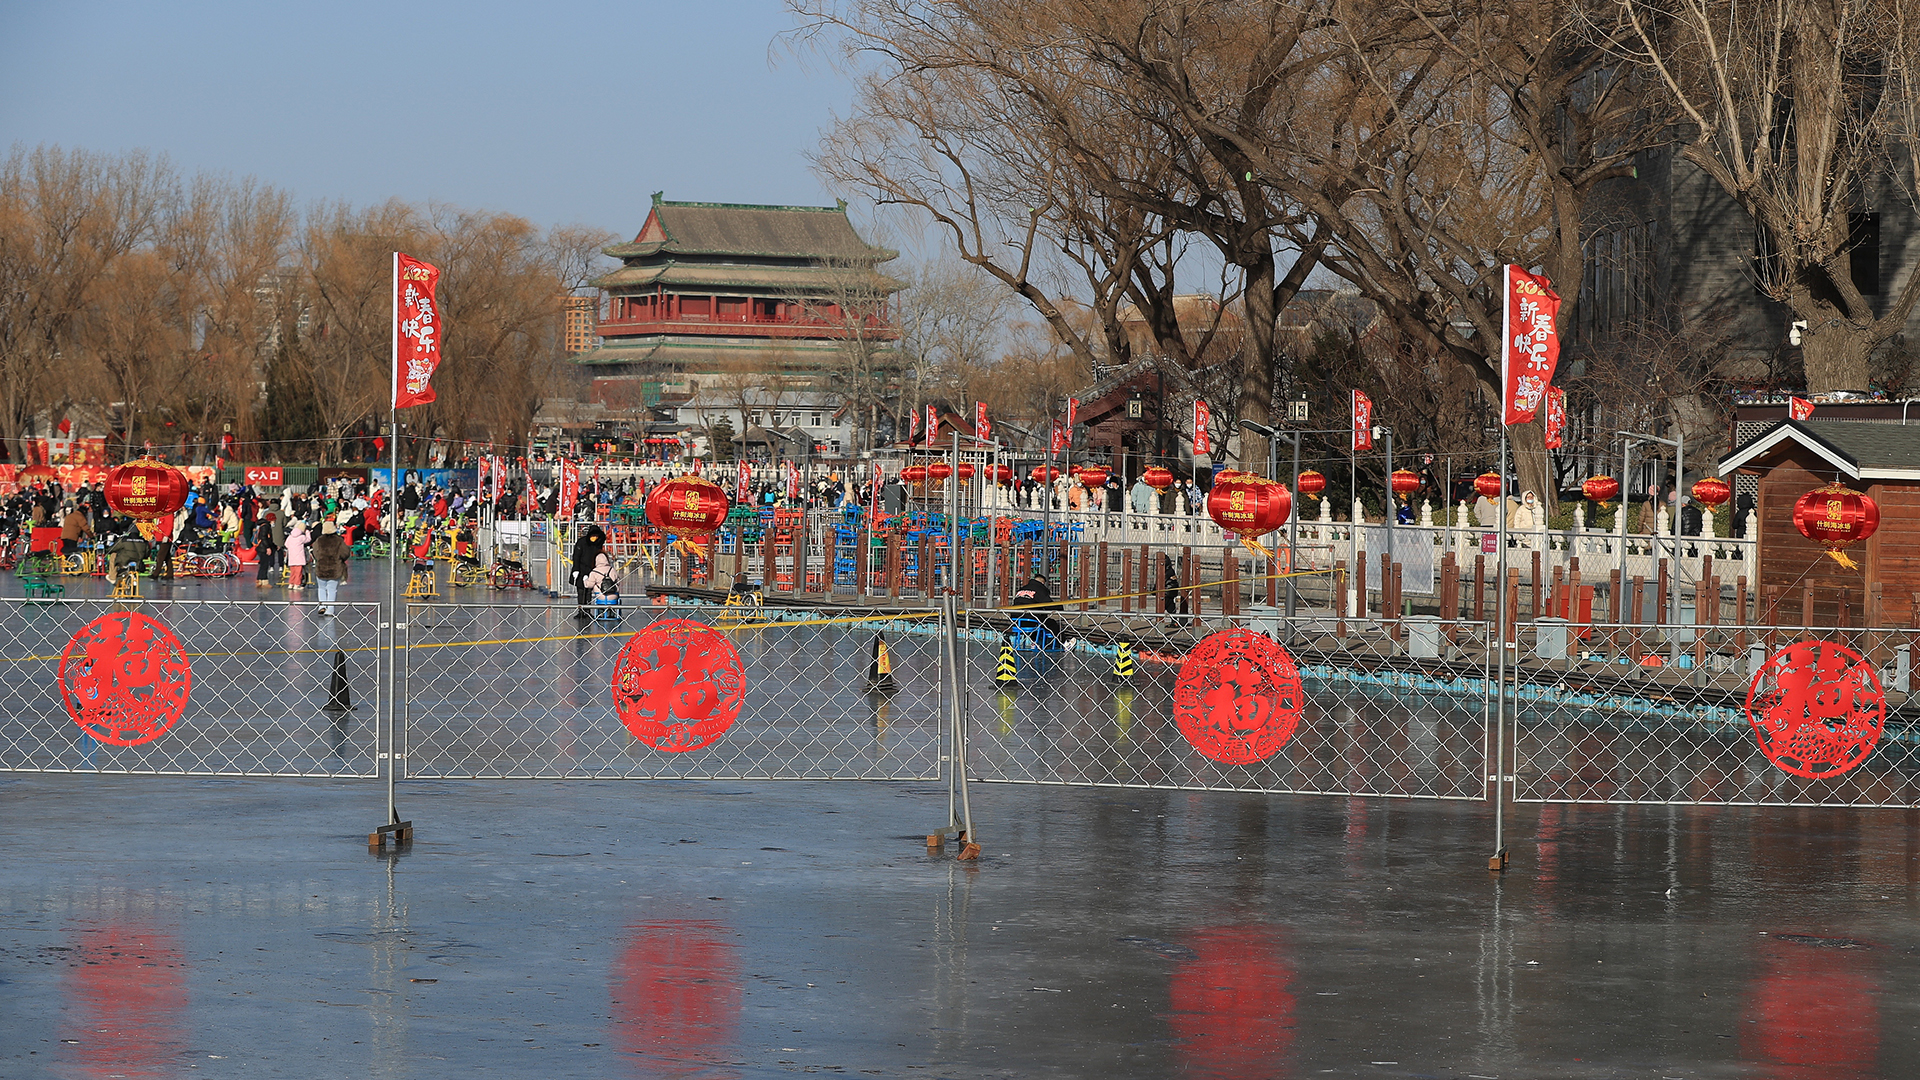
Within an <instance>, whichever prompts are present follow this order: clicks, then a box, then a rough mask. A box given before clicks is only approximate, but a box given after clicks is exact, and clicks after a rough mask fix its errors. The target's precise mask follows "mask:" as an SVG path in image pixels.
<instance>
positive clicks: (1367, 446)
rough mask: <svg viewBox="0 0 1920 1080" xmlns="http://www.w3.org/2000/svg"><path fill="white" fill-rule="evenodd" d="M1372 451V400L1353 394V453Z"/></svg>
mask: <svg viewBox="0 0 1920 1080" xmlns="http://www.w3.org/2000/svg"><path fill="white" fill-rule="evenodd" d="M1371 449H1373V399H1372V398H1370V397H1368V396H1367V395H1365V394H1363V393H1361V392H1360V391H1358V390H1355V391H1354V392H1353V452H1354V453H1356V454H1357V453H1359V452H1360V451H1362V450H1371Z"/></svg>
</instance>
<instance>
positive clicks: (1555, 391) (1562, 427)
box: [1547, 386, 1567, 450]
mask: <svg viewBox="0 0 1920 1080" xmlns="http://www.w3.org/2000/svg"><path fill="white" fill-rule="evenodd" d="M1566 432H1567V392H1566V391H1565V390H1562V389H1560V388H1559V387H1557V386H1549V387H1547V449H1549V450H1558V449H1560V446H1561V444H1562V443H1563V442H1565V441H1566Z"/></svg>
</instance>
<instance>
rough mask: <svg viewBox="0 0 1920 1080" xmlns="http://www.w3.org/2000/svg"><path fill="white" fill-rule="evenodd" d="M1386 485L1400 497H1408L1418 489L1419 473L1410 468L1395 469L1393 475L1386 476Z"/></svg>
mask: <svg viewBox="0 0 1920 1080" xmlns="http://www.w3.org/2000/svg"><path fill="white" fill-rule="evenodd" d="M1387 486H1388V487H1391V488H1392V489H1393V493H1394V494H1395V495H1398V496H1400V498H1401V499H1403V500H1404V499H1407V498H1410V497H1412V495H1413V493H1414V492H1416V491H1419V490H1420V474H1419V473H1417V472H1414V471H1413V470H1412V469H1395V470H1393V475H1392V476H1390V477H1388V478H1387Z"/></svg>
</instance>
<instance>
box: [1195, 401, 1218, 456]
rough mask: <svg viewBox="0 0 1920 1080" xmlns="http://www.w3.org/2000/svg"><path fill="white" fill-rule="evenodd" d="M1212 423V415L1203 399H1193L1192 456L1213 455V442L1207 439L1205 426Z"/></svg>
mask: <svg viewBox="0 0 1920 1080" xmlns="http://www.w3.org/2000/svg"><path fill="white" fill-rule="evenodd" d="M1212 422H1213V414H1211V413H1209V412H1208V411H1207V403H1206V401H1205V399H1202V398H1194V399H1193V456H1194V457H1200V456H1201V455H1203V454H1204V455H1206V456H1209V457H1211V456H1212V455H1213V440H1212V439H1209V438H1208V437H1207V426H1208V425H1209V424H1211V423H1212Z"/></svg>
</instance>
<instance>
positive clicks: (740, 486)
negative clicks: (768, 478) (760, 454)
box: [733, 461, 753, 504]
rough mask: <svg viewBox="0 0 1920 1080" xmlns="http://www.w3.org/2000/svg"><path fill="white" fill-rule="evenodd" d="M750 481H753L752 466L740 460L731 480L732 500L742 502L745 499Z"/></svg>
mask: <svg viewBox="0 0 1920 1080" xmlns="http://www.w3.org/2000/svg"><path fill="white" fill-rule="evenodd" d="M752 481H753V466H751V465H749V464H747V463H746V462H744V461H743V462H741V463H740V468H739V469H738V470H737V471H736V474H735V477H734V481H733V501H734V502H737V503H743V504H744V503H745V502H746V501H747V493H748V485H749V484H751V483H752Z"/></svg>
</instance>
